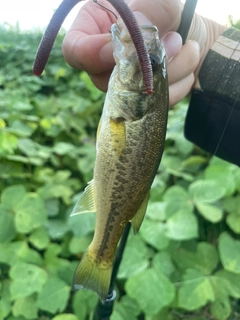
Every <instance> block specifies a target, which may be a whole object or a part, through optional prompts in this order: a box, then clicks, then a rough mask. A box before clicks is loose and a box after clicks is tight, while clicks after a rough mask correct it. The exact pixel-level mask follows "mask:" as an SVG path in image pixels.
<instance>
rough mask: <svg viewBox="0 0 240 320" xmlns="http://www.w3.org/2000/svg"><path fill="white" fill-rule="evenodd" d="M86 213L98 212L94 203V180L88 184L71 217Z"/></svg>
mask: <svg viewBox="0 0 240 320" xmlns="http://www.w3.org/2000/svg"><path fill="white" fill-rule="evenodd" d="M86 212H96V208H95V202H94V189H93V180H91V181H90V182H88V185H87V187H86V188H85V190H84V192H83V194H82V195H81V196H80V198H79V200H78V202H77V203H76V205H75V207H74V208H73V211H72V213H71V214H70V216H75V215H77V214H81V213H86Z"/></svg>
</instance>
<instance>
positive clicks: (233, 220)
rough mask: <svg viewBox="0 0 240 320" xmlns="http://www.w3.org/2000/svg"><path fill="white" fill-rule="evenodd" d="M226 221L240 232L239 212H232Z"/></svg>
mask: <svg viewBox="0 0 240 320" xmlns="http://www.w3.org/2000/svg"><path fill="white" fill-rule="evenodd" d="M226 222H227V224H228V226H229V227H230V228H231V229H232V231H234V232H235V233H237V234H239V233H240V215H239V214H237V213H235V212H234V213H230V214H229V215H228V216H227V219H226Z"/></svg>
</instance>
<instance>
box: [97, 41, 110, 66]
mask: <svg viewBox="0 0 240 320" xmlns="http://www.w3.org/2000/svg"><path fill="white" fill-rule="evenodd" d="M99 57H100V59H101V60H102V62H103V63H109V64H113V63H114V59H113V49H112V42H111V41H110V42H107V43H106V44H105V45H104V46H103V47H102V48H101V49H100V51H99Z"/></svg>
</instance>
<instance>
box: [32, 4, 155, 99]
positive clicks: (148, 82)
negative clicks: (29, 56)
mask: <svg viewBox="0 0 240 320" xmlns="http://www.w3.org/2000/svg"><path fill="white" fill-rule="evenodd" d="M80 1H82V0H63V1H62V3H61V4H60V6H59V7H58V8H57V10H56V11H55V13H54V14H53V16H52V19H51V21H50V22H49V24H48V27H47V29H46V31H45V33H44V35H43V37H42V40H41V42H40V45H39V47H38V50H37V53H36V56H35V59H34V63H33V73H34V74H35V75H36V76H40V75H41V74H42V72H43V70H44V68H45V65H46V63H47V61H48V58H49V55H50V52H51V50H52V47H53V44H54V41H55V39H56V36H57V34H58V31H59V29H60V28H61V25H62V23H63V21H64V19H65V18H66V16H67V15H68V13H69V12H70V11H71V10H72V8H73V7H74V6H75V5H76V4H77V3H79V2H80ZM93 1H94V2H96V3H97V0H93ZM107 1H108V2H110V3H111V5H112V6H113V7H114V8H115V9H116V10H117V12H118V13H119V15H120V16H121V18H122V20H123V22H124V23H125V25H126V27H127V29H128V32H129V34H130V36H131V38H132V41H133V44H134V46H135V48H136V51H137V54H138V58H139V61H140V64H141V69H142V74H143V80H144V84H145V87H146V92H147V93H148V94H151V93H152V92H153V74H152V67H151V61H150V58H149V55H148V52H147V49H146V46H145V44H144V40H143V36H142V33H141V30H140V28H139V26H138V24H137V20H136V18H135V17H134V15H133V13H132V11H131V10H130V9H129V7H128V5H127V4H126V3H125V2H124V0H107Z"/></svg>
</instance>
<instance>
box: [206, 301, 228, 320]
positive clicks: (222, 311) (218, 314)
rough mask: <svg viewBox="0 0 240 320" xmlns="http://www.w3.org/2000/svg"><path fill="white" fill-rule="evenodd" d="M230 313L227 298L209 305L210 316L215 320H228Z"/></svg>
mask: <svg viewBox="0 0 240 320" xmlns="http://www.w3.org/2000/svg"><path fill="white" fill-rule="evenodd" d="M231 312H232V308H231V304H230V302H229V299H227V298H226V299H224V300H216V301H214V302H213V303H212V305H211V314H212V315H213V316H214V317H215V319H218V320H226V319H229V316H230V314H231Z"/></svg>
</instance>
